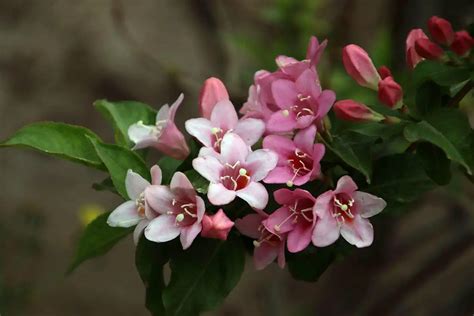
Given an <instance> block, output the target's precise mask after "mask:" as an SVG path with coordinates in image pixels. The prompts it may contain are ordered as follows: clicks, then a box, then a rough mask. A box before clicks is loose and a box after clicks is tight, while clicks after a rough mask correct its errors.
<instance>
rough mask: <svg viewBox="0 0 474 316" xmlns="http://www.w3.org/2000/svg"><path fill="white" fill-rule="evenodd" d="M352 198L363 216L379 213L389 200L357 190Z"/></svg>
mask: <svg viewBox="0 0 474 316" xmlns="http://www.w3.org/2000/svg"><path fill="white" fill-rule="evenodd" d="M352 198H353V199H354V201H355V204H356V205H357V211H358V213H359V214H360V216H362V217H363V218H368V217H372V216H374V215H377V214H378V213H380V212H382V210H383V209H384V208H385V207H386V206H387V202H385V201H384V200H383V199H382V198H379V197H377V196H375V195H372V194H369V193H365V192H360V191H356V192H354V194H352Z"/></svg>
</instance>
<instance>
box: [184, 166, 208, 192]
mask: <svg viewBox="0 0 474 316" xmlns="http://www.w3.org/2000/svg"><path fill="white" fill-rule="evenodd" d="M184 174H185V175H186V177H188V179H189V181H191V183H192V185H193V187H194V189H196V191H197V192H199V193H201V194H206V193H207V189H208V188H209V181H208V180H206V178H204V177H203V176H201V175H200V174H199V173H198V172H197V171H196V170H188V171H186V172H185V173H184Z"/></svg>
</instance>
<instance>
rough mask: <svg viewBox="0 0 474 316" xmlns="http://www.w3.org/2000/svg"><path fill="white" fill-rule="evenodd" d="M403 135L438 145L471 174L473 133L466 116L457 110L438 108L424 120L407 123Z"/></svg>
mask: <svg viewBox="0 0 474 316" xmlns="http://www.w3.org/2000/svg"><path fill="white" fill-rule="evenodd" d="M404 135H405V137H406V139H407V140H408V141H410V142H415V141H427V142H430V143H432V144H434V145H436V146H438V147H439V148H441V149H442V150H443V151H444V152H445V153H446V155H447V157H448V158H449V159H450V160H452V161H455V162H457V163H459V164H461V165H462V166H464V167H465V168H466V170H467V172H468V174H470V175H472V169H473V168H474V151H473V150H472V148H474V133H473V131H472V129H471V127H470V125H469V122H468V120H467V118H466V116H465V115H464V114H463V113H461V112H459V111H458V110H455V109H440V110H439V111H436V112H434V113H432V114H430V115H429V116H427V117H425V121H422V122H419V123H416V124H412V125H408V126H407V127H406V128H405V131H404Z"/></svg>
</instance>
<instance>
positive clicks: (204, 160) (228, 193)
mask: <svg viewBox="0 0 474 316" xmlns="http://www.w3.org/2000/svg"><path fill="white" fill-rule="evenodd" d="M201 153H203V151H202V150H201ZM277 160H278V156H277V155H276V154H275V153H274V152H272V151H270V150H266V149H259V150H256V151H254V152H251V151H250V150H249V147H248V145H247V144H246V143H245V142H244V141H243V140H242V138H240V137H239V136H238V135H237V134H234V133H227V134H226V135H225V136H224V138H223V140H222V144H221V153H220V155H218V154H216V155H209V154H204V155H200V156H199V157H197V158H196V159H194V160H193V168H194V169H195V170H196V171H197V172H199V173H200V174H201V175H202V176H203V177H204V178H206V179H207V180H209V181H210V185H209V190H208V193H207V197H208V198H209V201H210V202H211V203H212V204H214V205H225V204H228V203H230V202H232V201H233V200H234V199H235V197H236V196H238V197H240V198H241V199H243V200H245V201H246V202H247V203H248V204H249V205H250V206H251V207H253V208H255V209H263V208H265V206H266V205H267V202H268V192H267V190H266V189H265V187H264V186H263V184H261V183H259V181H261V180H262V179H263V178H265V177H266V176H267V174H268V173H269V172H270V171H271V170H272V169H273V168H275V166H276V164H277Z"/></svg>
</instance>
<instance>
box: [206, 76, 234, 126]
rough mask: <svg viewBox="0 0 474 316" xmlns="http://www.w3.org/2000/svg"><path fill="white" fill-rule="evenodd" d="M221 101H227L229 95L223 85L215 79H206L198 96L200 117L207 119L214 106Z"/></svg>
mask: <svg viewBox="0 0 474 316" xmlns="http://www.w3.org/2000/svg"><path fill="white" fill-rule="evenodd" d="M222 100H229V94H228V93H227V90H226V88H225V86H224V84H223V83H222V81H220V80H219V79H217V78H214V77H211V78H208V79H207V80H206V81H205V82H204V85H203V86H202V89H201V93H200V95H199V110H200V111H201V115H202V117H204V118H207V119H209V118H210V117H211V113H212V109H214V106H215V105H216V104H217V102H219V101H222Z"/></svg>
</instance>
